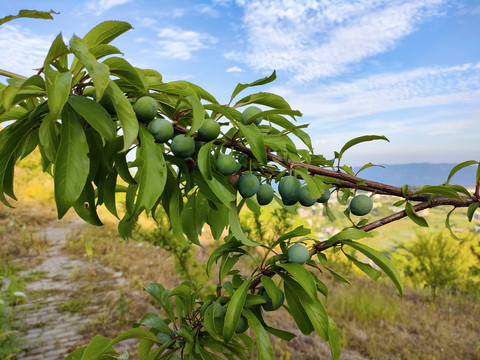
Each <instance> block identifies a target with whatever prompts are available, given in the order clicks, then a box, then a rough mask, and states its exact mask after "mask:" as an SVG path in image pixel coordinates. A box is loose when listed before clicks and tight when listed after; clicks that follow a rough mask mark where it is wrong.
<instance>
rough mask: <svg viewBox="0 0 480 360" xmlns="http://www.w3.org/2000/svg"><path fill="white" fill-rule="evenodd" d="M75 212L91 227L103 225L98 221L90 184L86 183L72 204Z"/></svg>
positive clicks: (93, 194)
mask: <svg viewBox="0 0 480 360" xmlns="http://www.w3.org/2000/svg"><path fill="white" fill-rule="evenodd" d="M73 208H74V209H75V212H76V213H77V214H78V216H80V217H81V218H82V219H83V220H85V221H86V222H87V223H89V224H91V225H96V226H102V225H103V223H102V221H101V220H100V219H99V217H98V214H97V210H96V205H95V191H94V190H93V186H92V184H91V183H89V182H87V183H86V184H85V188H84V189H83V191H82V193H81V194H80V197H79V198H78V199H77V201H75V202H74V203H73Z"/></svg>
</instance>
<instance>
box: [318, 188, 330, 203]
mask: <svg viewBox="0 0 480 360" xmlns="http://www.w3.org/2000/svg"><path fill="white" fill-rule="evenodd" d="M328 199H330V189H325V192H324V193H323V195H322V196H320V197H319V198H318V199H317V202H318V203H326V202H327V201H328Z"/></svg>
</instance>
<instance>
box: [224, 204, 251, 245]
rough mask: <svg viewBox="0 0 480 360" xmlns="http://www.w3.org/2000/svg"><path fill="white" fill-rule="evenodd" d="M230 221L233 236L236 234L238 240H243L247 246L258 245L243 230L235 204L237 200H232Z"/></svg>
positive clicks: (229, 212)
mask: <svg viewBox="0 0 480 360" xmlns="http://www.w3.org/2000/svg"><path fill="white" fill-rule="evenodd" d="M228 223H229V225H230V230H231V231H232V233H233V236H235V238H236V239H237V240H239V241H241V242H242V243H243V244H244V245H247V246H257V245H258V243H257V242H255V241H252V240H250V239H248V238H247V236H246V235H245V233H244V232H243V230H242V227H241V226H240V221H239V219H238V215H237V206H236V205H235V201H232V202H231V203H230V208H229V210H228Z"/></svg>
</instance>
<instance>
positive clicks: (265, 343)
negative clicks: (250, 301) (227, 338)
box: [243, 309, 275, 360]
mask: <svg viewBox="0 0 480 360" xmlns="http://www.w3.org/2000/svg"><path fill="white" fill-rule="evenodd" d="M243 315H244V316H245V317H246V318H247V321H248V326H249V328H251V329H252V330H253V333H254V334H255V340H256V343H257V359H258V360H274V359H275V355H274V353H273V348H272V344H271V343H270V339H269V338H268V334H267V332H266V331H265V328H264V327H263V325H262V324H261V323H260V321H259V320H258V319H257V317H256V316H255V315H254V314H253V313H252V312H251V311H250V310H248V309H244V310H243Z"/></svg>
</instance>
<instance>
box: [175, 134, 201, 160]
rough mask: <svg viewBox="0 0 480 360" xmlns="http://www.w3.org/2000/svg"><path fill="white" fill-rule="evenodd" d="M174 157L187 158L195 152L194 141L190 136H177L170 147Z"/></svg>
mask: <svg viewBox="0 0 480 360" xmlns="http://www.w3.org/2000/svg"><path fill="white" fill-rule="evenodd" d="M170 148H171V149H172V152H173V154H174V155H175V156H178V157H181V158H184V159H185V158H188V157H189V156H191V155H192V154H193V153H194V152H195V141H194V140H193V138H192V137H190V136H185V135H177V136H175V137H174V138H173V140H172V144H171V146H170Z"/></svg>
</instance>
